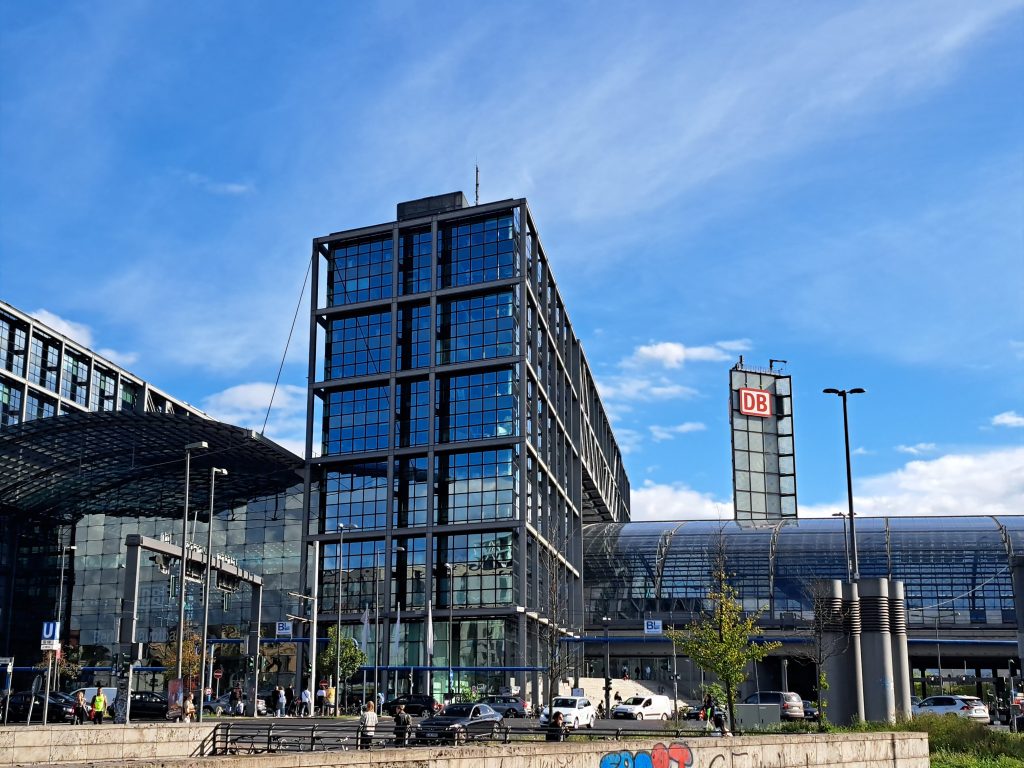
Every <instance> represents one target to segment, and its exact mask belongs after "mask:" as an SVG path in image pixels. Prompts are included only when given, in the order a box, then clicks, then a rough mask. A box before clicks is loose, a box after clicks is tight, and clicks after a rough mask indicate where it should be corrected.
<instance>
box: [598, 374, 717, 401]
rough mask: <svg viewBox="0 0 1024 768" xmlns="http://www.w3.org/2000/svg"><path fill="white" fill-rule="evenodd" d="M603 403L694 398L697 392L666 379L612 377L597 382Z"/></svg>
mask: <svg viewBox="0 0 1024 768" xmlns="http://www.w3.org/2000/svg"><path fill="white" fill-rule="evenodd" d="M597 389H598V392H600V394H601V400H602V402H609V401H612V402H614V401H616V400H643V401H650V400H673V399H676V398H685V397H693V396H694V395H696V394H697V390H695V389H693V388H692V387H687V386H684V385H682V384H676V383H674V382H672V381H670V380H668V379H666V378H664V377H654V378H645V377H641V376H612V377H611V378H608V379H601V380H598V381H597Z"/></svg>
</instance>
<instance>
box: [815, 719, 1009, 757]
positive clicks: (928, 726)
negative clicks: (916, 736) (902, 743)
mask: <svg viewBox="0 0 1024 768" xmlns="http://www.w3.org/2000/svg"><path fill="white" fill-rule="evenodd" d="M834 730H836V731H840V732H842V731H917V732H919V733H920V732H923V733H927V734H928V749H929V751H930V752H931V754H932V756H933V761H932V766H933V768H934V767H935V766H942V768H947V766H948V768H961V766H963V768H1004V766H1005V768H1010V767H1011V766H1012V768H1021V766H1024V735H1021V734H1018V733H1010V732H1009V731H994V730H992V729H990V728H988V727H987V726H985V725H982V724H981V723H976V722H974V721H973V720H967V719H966V718H963V717H956V716H953V715H924V716H922V717H916V718H914V719H913V720H904V721H900V722H897V723H896V724H895V725H894V724H891V723H860V724H858V725H856V726H851V727H850V728H836V729H834ZM963 759H966V760H968V762H959V763H958V762H955V761H956V760H963ZM936 760H940V761H941V760H945V761H946V762H935V761H936ZM971 760H974V761H975V762H971ZM979 760H980V761H981V762H977V761H979ZM986 760H987V761H988V762H985V761H986ZM993 761H994V762H993Z"/></svg>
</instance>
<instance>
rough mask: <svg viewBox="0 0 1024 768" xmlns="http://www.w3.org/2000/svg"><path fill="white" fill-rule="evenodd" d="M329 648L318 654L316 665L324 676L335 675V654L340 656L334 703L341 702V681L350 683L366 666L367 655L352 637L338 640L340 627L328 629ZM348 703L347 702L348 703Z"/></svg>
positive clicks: (334, 626)
mask: <svg viewBox="0 0 1024 768" xmlns="http://www.w3.org/2000/svg"><path fill="white" fill-rule="evenodd" d="M327 638H328V640H327V646H326V647H325V648H324V649H323V650H322V651H320V652H319V653H317V656H316V664H317V666H318V667H319V668H320V671H321V673H322V674H326V675H333V674H334V667H335V654H336V653H338V652H339V651H340V653H339V654H338V677H339V679H338V680H336V681H335V682H334V684H335V689H334V701H335V703H338V702H340V701H341V699H340V698H339V697H340V694H341V681H342V680H344V681H346V682H347V681H348V679H349V678H350V677H352V675H354V674H355V673H356V672H357V671H358V670H359V668H360V667H362V666H364V665H365V664H366V654H365V653H364V652H363V651H362V649H361V648H360V647H359V644H358V643H357V642H356V641H355V640H353V639H352V638H351V637H342V638H341V639H340V641H339V639H338V627H337V626H336V625H331V626H330V627H328V628H327ZM346 703H347V702H346Z"/></svg>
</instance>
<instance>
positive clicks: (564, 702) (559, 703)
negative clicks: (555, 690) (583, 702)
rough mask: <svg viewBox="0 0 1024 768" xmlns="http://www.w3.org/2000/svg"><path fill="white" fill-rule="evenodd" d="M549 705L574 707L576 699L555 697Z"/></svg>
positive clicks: (563, 707)
mask: <svg viewBox="0 0 1024 768" xmlns="http://www.w3.org/2000/svg"><path fill="white" fill-rule="evenodd" d="M551 706H553V707H555V708H556V709H558V708H562V709H576V699H555V700H554V701H552V702H551Z"/></svg>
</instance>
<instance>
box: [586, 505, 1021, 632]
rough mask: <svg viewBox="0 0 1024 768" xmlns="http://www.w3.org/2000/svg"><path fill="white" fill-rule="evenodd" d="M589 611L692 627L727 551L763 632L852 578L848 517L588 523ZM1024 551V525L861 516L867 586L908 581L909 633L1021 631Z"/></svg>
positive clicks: (805, 612) (807, 612)
mask: <svg viewBox="0 0 1024 768" xmlns="http://www.w3.org/2000/svg"><path fill="white" fill-rule="evenodd" d="M584 533H585V535H584V541H585V543H586V554H585V557H584V579H585V582H586V585H587V586H586V611H587V616H588V617H590V619H591V621H593V617H595V616H609V617H612V618H613V619H615V620H616V621H623V622H640V621H642V620H643V619H644V618H661V619H663V620H664V621H665V622H666V623H668V624H684V623H687V622H688V621H690V620H691V619H692V618H694V617H696V616H697V615H698V614H699V613H700V612H701V611H702V610H704V609H705V608H706V607H707V606H706V605H705V604H704V599H705V597H706V595H707V592H708V589H709V587H710V586H711V584H712V581H711V573H712V563H713V559H714V557H715V556H716V553H717V552H718V551H722V552H724V553H725V557H726V563H727V570H728V572H729V573H731V574H733V578H732V579H731V582H732V584H733V585H734V586H735V587H736V588H737V590H738V591H739V597H740V600H741V601H742V603H743V607H744V609H745V610H747V611H750V612H754V611H758V610H762V609H764V611H765V613H764V615H763V616H762V618H761V625H762V626H764V627H765V628H773V627H774V628H780V629H784V628H791V627H793V626H794V625H799V624H800V623H801V622H806V621H808V620H809V619H810V618H811V616H812V613H813V606H812V604H811V598H810V595H809V593H808V589H807V585H808V584H810V583H811V582H813V581H815V580H818V579H841V580H845V579H846V578H847V564H846V556H845V551H846V550H845V546H844V543H843V542H844V538H843V537H844V529H843V521H841V520H824V519H821V520H819V519H808V520H801V521H800V522H799V523H786V524H782V525H776V526H773V527H771V528H750V527H744V526H740V525H737V524H735V523H725V524H722V523H719V522H712V521H689V522H681V523H669V522H665V523H630V524H627V525H603V524H597V525H590V526H587V528H586V530H585V532H584ZM1022 545H1024V518H1018V517H1001V518H991V517H946V518H941V519H939V520H936V519H935V518H915V517H905V518H897V517H890V518H858V520H857V549H858V554H859V556H860V571H861V576H862V578H890V579H897V580H900V581H903V582H904V585H905V589H906V604H907V624H908V626H909V627H911V628H914V627H917V628H919V629H920V628H929V627H933V625H935V624H936V622H938V623H939V624H942V625H953V626H963V627H976V628H979V629H982V628H985V627H990V628H993V629H1008V628H1012V627H1015V626H1016V619H1015V617H1014V610H1013V588H1012V585H1011V583H1010V573H1009V557H1010V555H1011V554H1012V553H1013V552H1014V551H1017V552H1019V551H1021V550H1020V549H1019V548H1016V547H1020V546H1022Z"/></svg>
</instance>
